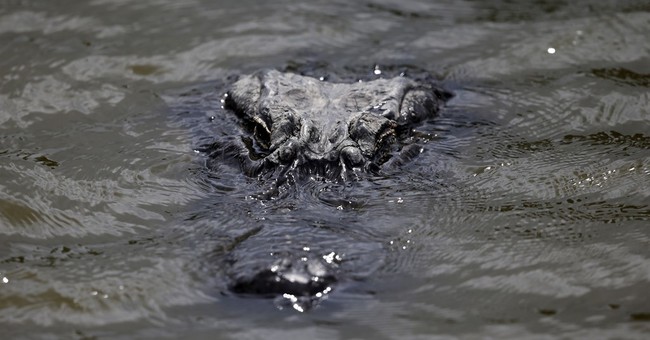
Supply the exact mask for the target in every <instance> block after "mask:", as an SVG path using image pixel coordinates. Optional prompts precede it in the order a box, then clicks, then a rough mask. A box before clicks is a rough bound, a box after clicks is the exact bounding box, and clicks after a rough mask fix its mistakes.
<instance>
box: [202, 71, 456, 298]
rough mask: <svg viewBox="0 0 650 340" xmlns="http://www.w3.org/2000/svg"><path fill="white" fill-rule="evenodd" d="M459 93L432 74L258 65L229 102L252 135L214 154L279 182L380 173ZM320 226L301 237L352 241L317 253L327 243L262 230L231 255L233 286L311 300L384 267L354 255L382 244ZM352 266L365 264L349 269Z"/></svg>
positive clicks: (235, 86) (230, 95)
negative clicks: (293, 240) (315, 72)
mask: <svg viewBox="0 0 650 340" xmlns="http://www.w3.org/2000/svg"><path fill="white" fill-rule="evenodd" d="M450 96H451V95H450V94H449V93H448V92H445V91H444V90H442V89H441V88H439V87H436V86H435V85H434V84H433V83H432V82H428V81H417V80H413V79H410V78H407V77H403V76H400V77H395V78H391V79H376V80H372V81H367V82H361V81H358V82H354V83H331V82H327V81H323V80H322V79H316V78H312V77H307V76H301V75H297V74H292V73H281V72H278V71H263V72H258V73H255V74H252V75H248V76H244V77H241V78H240V79H239V80H238V81H237V82H235V83H234V84H233V85H232V87H231V89H230V91H229V92H228V93H227V95H226V99H225V105H224V106H225V108H226V109H227V110H230V111H232V112H234V113H235V114H236V115H237V116H239V117H240V118H241V120H242V122H243V125H244V127H245V129H244V130H243V131H242V133H243V134H244V135H243V136H237V137H235V138H234V139H233V140H232V144H231V145H228V146H225V147H224V146H221V147H218V148H217V150H213V153H212V155H213V157H217V156H218V157H222V158H223V157H229V156H233V155H234V156H236V158H238V160H239V161H240V162H241V165H242V168H243V169H244V170H245V172H246V173H248V174H249V175H260V174H265V173H269V172H271V173H274V175H273V176H274V177H276V178H274V179H275V180H276V183H279V182H280V181H277V180H278V178H277V177H282V176H285V177H286V176H287V174H288V173H289V172H291V173H295V172H299V173H304V172H306V173H309V174H317V175H319V176H321V177H322V178H325V179H328V180H331V179H335V178H343V179H345V178H346V174H347V173H348V172H349V171H375V170H377V169H379V168H380V167H381V166H382V165H383V164H384V163H385V162H387V161H388V160H389V159H391V158H392V157H397V158H399V157H400V155H401V154H402V153H403V152H404V151H403V150H404V149H403V145H402V144H403V142H402V140H403V139H404V137H406V135H408V132H409V131H410V130H411V129H410V128H411V127H412V126H413V124H416V123H418V122H421V121H422V120H424V119H427V118H431V117H434V116H435V114H436V113H437V112H438V110H439V109H440V107H441V106H442V104H443V103H444V102H445V100H446V99H448V98H449V97H450ZM278 169H281V170H280V171H278ZM276 171H277V172H276ZM296 228H297V229H298V226H296ZM297 229H296V230H297ZM267 232H268V231H267ZM296 232H297V233H298V231H296ZM319 232H323V229H319V230H313V231H308V232H307V233H308V234H313V235H312V236H311V237H310V236H309V235H303V234H304V232H303V234H301V239H302V240H306V239H309V240H310V241H309V242H308V243H309V244H312V245H314V244H318V243H323V242H324V240H327V239H334V240H335V241H334V242H332V244H338V245H337V248H338V249H342V247H343V246H342V244H346V245H350V247H349V248H350V249H348V250H346V251H345V252H341V253H340V254H339V253H335V252H330V253H328V252H323V253H318V252H317V251H314V250H315V249H316V248H317V247H318V246H312V248H313V249H312V251H310V252H305V251H303V250H302V249H296V248H295V245H290V244H288V245H286V247H284V248H283V246H278V245H276V244H268V243H272V242H273V241H271V240H272V239H273V237H271V236H269V237H268V240H267V239H266V237H265V236H264V234H265V231H262V230H257V231H255V232H254V233H253V234H251V235H249V236H248V237H246V239H245V240H243V241H242V242H241V243H246V244H247V246H245V245H243V244H239V245H238V246H237V247H234V249H233V250H232V251H231V252H230V254H229V260H228V264H229V270H228V273H229V274H228V275H229V277H230V279H231V284H230V286H229V288H230V290H231V291H233V292H235V293H237V294H244V295H254V296H266V297H278V296H280V297H282V296H284V297H285V298H286V297H287V296H289V297H291V298H292V299H297V300H300V301H301V303H302V305H303V306H304V307H305V308H306V307H307V306H309V305H311V304H312V302H313V301H317V300H318V299H320V298H321V297H322V296H324V295H325V294H327V293H328V292H329V291H331V290H332V286H333V285H334V284H335V283H337V282H340V281H342V278H341V277H340V276H341V275H343V276H345V275H349V274H350V273H351V272H352V273H355V272H357V273H361V272H365V271H366V270H367V269H369V268H371V267H375V266H377V265H379V263H380V261H378V260H377V259H378V258H379V257H381V256H376V257H368V256H367V254H366V255H363V256H355V255H353V254H354V252H355V251H356V250H354V248H359V249H364V251H366V250H368V249H374V250H372V251H371V252H375V251H379V252H380V251H381V250H380V249H376V248H375V245H363V246H360V245H361V244H360V243H361V242H363V241H358V240H357V241H351V240H343V239H341V236H340V235H338V236H337V235H334V236H333V237H332V235H325V236H323V235H320V236H317V235H316V234H318V233H319ZM271 234H272V232H271ZM328 234H330V233H328ZM336 240H338V241H336ZM352 245H354V246H352ZM247 247H251V248H254V249H257V248H259V247H269V249H276V250H277V249H279V251H273V250H270V251H268V252H267V253H268V254H270V257H268V258H259V257H251V254H252V253H251V252H249V251H248V250H250V249H249V248H247ZM379 248H380V247H379ZM350 255H352V256H350ZM345 256H349V257H348V258H347V259H346V258H344V257H345ZM352 259H354V260H352ZM346 261H348V262H346ZM344 264H347V265H348V267H349V266H353V267H356V266H359V268H348V267H346V268H342V266H343V265H344ZM362 267H363V268H362Z"/></svg>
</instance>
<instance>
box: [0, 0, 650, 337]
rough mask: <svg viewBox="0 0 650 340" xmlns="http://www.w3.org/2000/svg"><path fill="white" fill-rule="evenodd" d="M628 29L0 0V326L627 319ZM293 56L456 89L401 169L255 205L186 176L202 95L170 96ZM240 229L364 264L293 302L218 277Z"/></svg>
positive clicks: (497, 16) (634, 191)
mask: <svg viewBox="0 0 650 340" xmlns="http://www.w3.org/2000/svg"><path fill="white" fill-rule="evenodd" d="M649 36H650V6H649V5H648V4H647V2H645V1H623V2H621V1H599V2H595V1H593V2H592V1H574V2H566V1H515V2H511V1H487V2H486V1H440V2H437V3H434V2H429V1H401V2H394V3H393V2H391V1H368V2H354V3H351V2H348V1H311V2H294V1H283V2H277V1H276V2H262V1H245V0H243V1H233V2H227V3H226V2H219V3H216V2H210V1H199V0H193V1H190V0H187V1H166V0H160V1H140V2H134V1H124V0H94V1H29V0H25V1H20V0H7V1H3V2H1V3H0V56H1V58H0V76H1V77H2V78H1V79H0V189H1V190H0V325H1V328H2V336H0V337H2V338H7V339H9V338H158V337H170V338H178V337H183V338H187V339H194V338H197V339H200V338H233V339H257V338H264V339H292V338H295V339H304V338H323V339H329V338H378V339H381V338H406V339H431V338H436V337H438V338H445V339H446V338H456V337H458V338H488V337H493V338H540V339H541V338H550V337H558V336H563V337H566V338H639V339H641V338H646V337H647V336H648V335H649V334H650V323H649V321H650V295H648V291H649V290H648V288H649V287H650V229H649V226H650V223H649V221H650V94H649V93H650V91H648V88H649V86H650V57H649V56H650V39H648V37H649ZM305 64H313V65H330V66H324V69H327V68H328V67H331V68H332V69H337V70H341V69H344V68H345V67H346V66H347V65H352V66H354V67H355V68H356V69H359V67H364V66H365V67H367V68H368V72H371V71H372V69H373V67H374V66H375V65H379V67H380V68H381V67H386V68H388V67H390V66H391V65H414V66H417V67H419V68H422V69H426V70H429V71H430V72H432V73H434V74H437V75H439V76H440V77H441V78H442V82H443V84H445V86H446V87H448V88H449V89H451V90H452V91H454V92H455V93H456V96H455V97H454V99H453V100H451V101H450V102H449V103H448V106H447V107H446V108H445V110H444V111H443V112H442V114H441V116H440V117H438V118H437V119H435V120H433V121H431V122H429V123H428V124H426V125H424V126H422V127H420V128H419V130H420V131H421V132H422V133H424V134H429V135H431V141H430V142H429V143H426V144H424V145H423V151H424V152H423V153H422V155H421V156H420V157H418V158H417V159H416V160H414V162H413V163H411V164H409V165H408V166H407V167H406V168H405V169H404V173H403V174H401V175H395V176H391V177H377V178H369V179H365V180H362V181H359V182H354V183H348V184H331V183H323V182H318V181H315V182H310V183H307V184H306V185H305V186H304V187H300V188H295V192H294V193H292V194H290V195H288V197H285V198H284V199H280V200H276V201H272V202H260V201H256V200H252V199H251V198H250V195H251V194H254V193H255V192H258V191H259V190H261V189H263V188H264V187H265V184H264V183H259V182H258V181H256V180H255V179H251V178H247V177H245V176H244V175H242V174H241V173H240V172H239V171H238V170H237V169H235V168H228V167H224V168H223V169H221V170H219V171H216V172H213V173H209V172H206V171H205V168H204V167H203V164H202V161H201V158H200V157H199V156H197V154H196V153H195V152H193V148H194V147H195V146H196V143H197V140H200V139H201V138H207V137H209V133H210V131H213V130H212V129H213V128H214V125H211V124H216V122H214V121H213V122H212V123H211V122H210V120H209V119H208V118H209V117H210V116H212V115H217V116H218V115H219V114H222V113H223V112H221V111H219V110H218V108H216V107H215V108H211V107H210V106H209V105H206V102H197V104H196V108H195V109H194V110H195V111H194V113H195V114H198V115H197V116H196V117H198V118H196V123H197V125H199V126H196V127H188V126H187V123H188V120H182V119H180V120H179V119H178V116H177V111H178V107H174V105H179V104H178V103H179V101H178V100H176V99H177V97H175V96H176V95H177V94H178V93H181V92H182V91H184V90H187V89H190V88H193V87H196V88H199V89H201V90H202V91H203V93H206V91H207V90H206V89H211V88H213V87H214V86H220V84H223V80H224V79H225V77H226V76H228V75H232V74H241V73H247V72H251V71H254V70H257V69H259V68H279V69H283V68H286V67H291V66H292V65H305ZM217 92H219V91H217V90H215V96H218V95H220V94H221V93H217ZM208 97H209V96H208ZM170 98H171V99H170ZM215 98H216V97H215ZM170 103H171V104H170ZM208 103H209V101H208ZM185 104H187V103H184V105H185ZM201 114H203V115H204V117H205V120H202V119H201ZM217 121H218V120H217ZM202 122H204V123H205V125H203V124H202ZM274 225H281V226H282V227H283V228H284V229H273V226H274ZM256 226H261V227H262V228H264V230H266V231H267V234H268V235H267V237H268V240H274V239H277V240H286V238H287V237H292V235H288V234H286V233H289V232H290V231H291V230H292V228H295V233H296V235H300V234H309V233H313V232H314V233H317V232H318V231H319V230H322V228H323V226H325V227H327V228H329V230H335V231H336V232H337V233H338V234H339V235H340V239H342V240H347V241H349V242H346V247H347V248H341V249H336V250H337V251H338V252H340V253H341V254H342V255H345V254H352V255H354V254H356V253H355V252H358V253H363V254H365V255H368V254H370V255H375V254H376V261H372V263H368V264H366V268H367V269H368V271H369V272H370V274H369V275H367V277H365V278H364V279H363V280H361V281H358V282H354V283H350V284H348V285H346V286H344V287H340V289H338V290H335V291H334V292H332V293H331V294H330V296H329V298H328V299H326V300H324V301H323V302H322V303H321V304H320V305H318V306H317V308H315V309H313V310H311V311H309V312H308V313H299V312H297V311H295V310H292V309H291V308H285V309H282V310H280V309H278V308H277V306H276V304H274V303H273V302H272V301H271V300H267V299H245V298H239V297H236V296H232V295H230V294H227V293H225V291H224V290H223V277H222V274H223V273H222V271H221V270H222V269H221V268H219V266H218V263H219V261H218V259H219V258H220V257H222V256H223V254H222V253H221V252H222V251H223V249H225V248H224V247H226V245H227V244H228V242H230V241H229V240H231V239H232V238H236V237H237V236H238V235H241V234H242V233H243V232H245V231H246V230H249V229H250V228H255V227H256ZM274 230H276V231H277V230H282V231H283V232H285V231H286V233H285V234H281V235H274V234H273V232H274ZM297 240H298V242H300V240H301V239H300V238H299V237H297ZM323 240H324V241H323V243H322V244H313V245H309V246H311V247H314V248H315V249H316V248H318V247H320V248H319V249H321V250H323V251H325V250H326V248H328V247H330V248H332V249H334V248H336V247H338V246H339V245H337V244H336V239H334V240H329V239H327V238H326V237H324V238H323ZM354 242H358V244H359V247H358V248H356V249H354V248H353V247H350V245H353V244H355V243H354Z"/></svg>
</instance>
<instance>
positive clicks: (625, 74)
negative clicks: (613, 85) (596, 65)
mask: <svg viewBox="0 0 650 340" xmlns="http://www.w3.org/2000/svg"><path fill="white" fill-rule="evenodd" d="M591 72H592V73H593V74H594V75H595V76H596V77H600V78H604V79H608V80H613V81H616V82H620V83H622V84H625V85H630V86H637V87H649V86H650V74H641V73H637V72H634V71H632V70H628V69H626V68H622V67H620V68H600V69H593V70H592V71H591Z"/></svg>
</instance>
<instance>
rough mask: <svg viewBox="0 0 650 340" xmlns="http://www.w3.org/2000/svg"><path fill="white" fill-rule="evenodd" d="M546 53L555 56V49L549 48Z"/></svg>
mask: <svg viewBox="0 0 650 340" xmlns="http://www.w3.org/2000/svg"><path fill="white" fill-rule="evenodd" d="M546 52H548V54H555V49H554V48H553V47H549V48H548V49H547V50H546Z"/></svg>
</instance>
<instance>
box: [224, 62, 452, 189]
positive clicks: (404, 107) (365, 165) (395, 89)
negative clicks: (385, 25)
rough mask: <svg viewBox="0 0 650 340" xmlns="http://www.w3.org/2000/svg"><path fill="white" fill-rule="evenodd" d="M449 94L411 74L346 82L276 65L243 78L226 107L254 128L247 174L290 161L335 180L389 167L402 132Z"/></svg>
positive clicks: (245, 160)
mask: <svg viewBox="0 0 650 340" xmlns="http://www.w3.org/2000/svg"><path fill="white" fill-rule="evenodd" d="M448 97H449V94H448V93H446V92H445V91H443V90H441V89H439V88H437V87H435V86H433V85H432V84H430V83H426V82H418V81H415V80H412V79H409V78H406V77H395V78H391V79H377V80H373V81H369V82H356V83H351V84H342V83H330V82H325V81H321V80H319V79H316V78H312V77H306V76H301V75H297V74H293V73H281V72H278V71H273V70H272V71H261V72H258V73H255V74H252V75H248V76H245V77H242V78H241V79H239V80H238V81H237V82H236V83H235V84H234V85H233V86H232V88H231V90H230V91H229V92H228V94H227V97H226V108H228V109H231V110H232V111H234V112H235V113H237V114H238V115H239V116H240V117H241V118H242V119H243V120H244V121H245V122H246V123H247V124H248V126H249V127H250V133H251V135H252V138H250V139H247V138H244V140H243V145H242V146H241V150H240V151H241V153H240V154H241V155H242V156H243V157H240V160H241V161H242V164H243V166H244V169H245V170H246V172H247V173H249V174H252V175H255V174H258V173H260V172H263V171H264V170H268V169H273V168H277V167H278V166H279V165H282V166H288V167H290V168H292V169H303V170H304V169H307V170H308V171H309V172H315V173H318V174H320V175H323V176H324V177H329V178H333V177H336V176H340V175H342V174H343V175H344V174H345V172H346V171H347V170H350V169H355V170H357V169H361V170H370V169H373V168H377V167H378V166H380V165H381V164H383V163H384V162H385V161H386V160H387V159H389V158H390V156H391V154H392V153H393V152H395V151H396V147H397V143H396V138H397V137H398V133H399V131H401V130H403V128H405V127H408V126H409V125H412V124H414V123H418V122H420V121H421V120H423V119H426V118H430V117H433V116H434V115H435V114H436V112H437V111H438V109H439V107H440V106H441V104H442V103H443V102H444V100H445V99H446V98H448Z"/></svg>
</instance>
